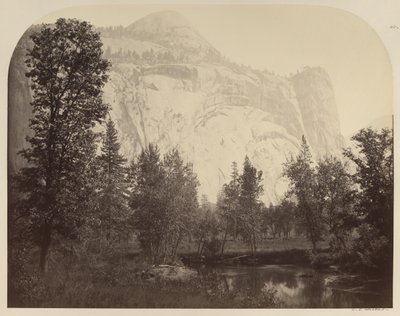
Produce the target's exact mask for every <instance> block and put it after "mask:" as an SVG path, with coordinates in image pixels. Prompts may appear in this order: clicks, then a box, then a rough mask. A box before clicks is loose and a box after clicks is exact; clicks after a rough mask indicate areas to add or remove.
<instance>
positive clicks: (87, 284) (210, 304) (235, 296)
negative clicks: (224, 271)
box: [8, 238, 324, 308]
mask: <svg viewBox="0 0 400 316" xmlns="http://www.w3.org/2000/svg"><path fill="white" fill-rule="evenodd" d="M127 246H128V247H127ZM310 246H311V245H310V243H309V242H308V241H307V240H305V239H301V238H293V239H288V240H265V241H262V242H260V243H259V244H258V249H259V250H258V253H257V260H259V261H258V262H257V263H271V264H278V263H283V264H284V263H287V264H289V263H305V262H307V260H308V256H307V251H306V250H308V249H310ZM323 246H324V245H322V244H321V245H320V247H323ZM225 250H226V252H225V255H224V258H229V257H234V256H238V255H243V254H248V253H249V251H248V248H247V246H246V245H245V244H244V243H243V242H242V241H228V242H227V244H226V247H225ZM196 251H197V245H196V244H195V243H194V242H191V243H189V242H186V243H184V244H183V245H182V247H181V248H180V254H181V256H182V257H185V256H189V257H190V256H195V255H196ZM219 259H221V258H220V257H218V260H219ZM50 263H51V264H50V271H49V273H48V274H47V275H46V276H44V277H42V276H41V275H40V274H39V273H38V272H37V269H36V268H37V267H36V265H37V253H36V254H35V253H34V254H33V255H32V260H31V264H30V265H29V266H26V267H25V271H24V273H20V275H18V276H17V277H14V278H11V281H10V284H11V285H12V286H11V287H10V288H9V300H8V303H9V307H58V308H63V307H76V308H135V307H136V308H196V307H202V308H233V307H276V306H277V304H278V303H279V302H276V301H275V298H274V294H273V290H272V291H267V292H266V294H265V293H264V294H265V295H266V296H265V295H264V294H263V295H261V296H260V297H253V296H252V295H251V294H250V293H247V292H246V289H242V290H240V291H237V292H234V293H232V292H229V291H226V289H224V287H221V282H220V280H218V276H211V277H210V278H209V279H204V277H201V276H198V277H196V278H195V279H191V280H185V281H165V280H160V279H157V278H156V279H155V280H145V279H143V278H142V272H143V271H145V270H146V269H148V268H149V267H150V264H149V263H148V262H146V260H145V258H143V257H142V256H141V255H140V246H139V244H138V243H137V242H132V243H130V244H128V245H125V246H120V247H115V248H113V249H111V250H110V252H109V253H107V254H106V253H103V254H102V255H99V254H97V255H96V254H93V253H85V254H81V256H80V257H73V256H72V257H71V256H69V255H67V256H66V255H65V254H57V253H55V252H54V253H53V254H52V256H51V260H50ZM239 263H244V264H249V263H248V262H246V261H243V262H239Z"/></svg>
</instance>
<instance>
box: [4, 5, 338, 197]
mask: <svg viewBox="0 0 400 316" xmlns="http://www.w3.org/2000/svg"><path fill="white" fill-rule="evenodd" d="M99 31H100V32H101V34H102V40H103V43H104V50H105V56H106V57H108V58H110V59H111V61H112V64H113V67H112V69H111V73H110V80H109V82H108V83H107V85H106V86H105V89H104V98H105V101H106V102H107V103H109V104H110V105H111V108H112V111H111V116H112V118H113V119H114V120H115V122H116V125H117V128H118V130H119V133H120V140H121V143H122V151H123V153H124V154H125V155H126V156H127V157H128V158H129V159H132V158H133V157H135V156H136V155H138V154H139V153H140V151H141V150H142V148H144V147H145V146H146V145H147V144H149V143H150V142H152V143H156V144H157V145H158V146H159V147H160V150H161V152H162V153H164V152H166V151H168V150H170V149H172V148H174V147H177V148H178V149H179V150H180V151H181V152H182V153H183V157H184V159H185V160H187V161H190V162H193V166H194V170H195V172H196V173H197V174H198V178H199V181H200V183H201V187H200V194H206V195H208V197H209V198H210V200H211V201H215V199H216V195H217V193H218V192H219V190H220V189H221V187H222V185H223V184H224V183H226V182H228V181H229V175H230V172H231V163H232V162H233V161H236V162H237V163H238V164H239V167H240V165H241V164H242V163H243V160H244V157H245V155H248V156H249V158H250V160H251V161H252V162H253V164H254V165H255V167H256V168H257V169H260V170H262V171H263V173H264V190H265V194H264V197H263V199H264V201H265V202H266V203H269V202H273V203H275V202H277V200H278V199H279V198H280V197H281V196H282V194H283V193H284V192H285V190H286V189H287V183H286V180H285V179H284V178H283V177H282V175H281V173H282V164H283V163H284V162H285V161H286V159H287V158H288V157H290V155H292V154H293V155H295V154H297V152H298V149H299V144H300V141H301V136H302V135H305V136H306V138H307V140H308V142H309V144H310V147H311V149H312V153H313V155H314V157H321V156H322V155H325V154H333V155H339V154H340V153H341V148H342V147H343V137H342V135H341V132H340V124H339V119H338V115H337V108H336V103H335V97H334V92H333V89H332V84H331V81H330V79H329V76H328V74H327V73H326V72H325V71H324V70H323V69H321V68H310V67H307V68H304V69H303V70H302V71H299V72H298V73H297V74H295V75H294V76H292V77H283V76H278V75H275V74H272V73H270V72H267V71H258V70H255V69H251V68H250V67H245V66H240V65H237V64H234V63H232V62H229V61H227V59H226V58H224V56H223V55H222V54H221V53H219V52H218V51H217V50H216V49H215V48H214V47H212V46H211V45H210V44H209V43H208V42H207V41H206V40H205V39H204V38H203V37H202V36H201V35H200V34H199V33H198V32H197V31H196V30H195V28H194V27H193V26H192V25H191V24H190V23H189V22H188V21H186V19H185V18H183V17H182V16H181V15H179V14H177V13H175V12H171V11H166V12H157V13H154V14H150V15H148V16H147V17H144V18H142V19H140V20H138V21H136V22H134V23H133V24H131V25H129V26H127V27H125V28H123V27H110V28H99ZM28 42H29V40H27V36H26V35H25V36H24V37H23V38H22V39H21V41H20V44H21V43H25V44H24V45H22V44H21V45H20V44H19V45H18V46H17V48H16V50H15V53H14V56H13V61H12V62H11V67H10V82H9V94H10V98H9V115H10V125H9V137H10V138H9V139H10V151H9V155H10V156H9V158H10V167H11V169H12V170H16V169H18V168H19V167H20V166H21V163H22V162H21V160H20V159H19V158H16V152H17V150H19V149H21V148H22V147H23V146H26V143H25V142H24V141H23V138H24V134H26V133H27V132H28V131H27V120H28V118H29V116H30V106H29V102H30V98H31V96H30V92H29V88H28V83H27V80H26V78H24V76H23V73H24V72H25V69H24V63H23V60H22V59H21V56H23V53H22V52H21V50H22V51H23V50H24V49H26V45H27V43H28Z"/></svg>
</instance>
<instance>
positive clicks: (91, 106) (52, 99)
mask: <svg viewBox="0 0 400 316" xmlns="http://www.w3.org/2000/svg"><path fill="white" fill-rule="evenodd" d="M31 39H32V42H33V47H32V49H30V50H29V51H28V55H27V60H26V64H27V66H28V68H29V71H28V72H27V73H26V76H27V77H28V78H29V79H30V86H31V89H32V94H33V100H32V102H31V105H32V107H33V118H32V119H31V121H30V128H31V130H32V131H33V136H32V137H28V138H27V141H28V142H29V144H30V147H28V148H26V149H24V150H23V151H22V152H21V154H22V156H23V157H24V158H25V159H26V160H27V162H28V164H29V166H28V167H26V168H23V169H22V170H21V172H20V177H19V185H18V189H19V190H21V192H22V194H23V195H22V196H23V201H21V204H20V206H19V208H18V211H19V212H21V213H25V214H26V216H27V218H28V219H27V220H28V221H29V223H30V224H29V229H30V232H31V234H32V238H33V240H34V241H35V242H36V244H38V245H39V246H40V247H41V256H40V266H41V269H42V270H43V271H45V270H46V262H47V253H48V250H49V247H50V245H51V242H52V239H53V235H54V234H59V235H61V236H64V237H67V238H74V237H76V236H77V233H78V229H79V227H81V226H82V225H83V224H84V222H85V216H84V214H85V211H86V210H88V209H91V207H92V206H93V205H92V202H93V198H94V196H95V192H94V187H93V182H94V180H93V176H94V173H93V170H92V169H91V167H92V166H93V163H94V161H95V151H96V140H97V136H98V135H97V134H96V133H94V132H93V131H92V128H93V127H94V126H95V124H96V123H98V122H101V121H102V120H103V118H104V116H105V115H106V112H107V108H108V107H107V105H106V104H104V103H103V101H102V87H103V85H104V84H105V82H106V81H107V71H108V69H109V67H110V64H109V62H108V61H107V60H105V59H103V58H102V57H101V56H102V43H101V41H100V37H99V34H97V33H96V32H94V31H93V29H92V26H91V25H90V24H88V23H87V22H80V21H78V20H74V19H72V20H66V19H59V20H57V22H56V23H55V25H54V26H51V25H46V24H44V25H43V26H42V27H41V29H40V31H38V32H35V33H33V35H32V36H31Z"/></svg>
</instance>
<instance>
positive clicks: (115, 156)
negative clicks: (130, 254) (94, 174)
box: [97, 119, 128, 241]
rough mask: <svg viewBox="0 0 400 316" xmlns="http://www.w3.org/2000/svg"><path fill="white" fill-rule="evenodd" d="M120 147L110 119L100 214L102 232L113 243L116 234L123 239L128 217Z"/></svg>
mask: <svg viewBox="0 0 400 316" xmlns="http://www.w3.org/2000/svg"><path fill="white" fill-rule="evenodd" d="M120 147H121V145H120V143H119V141H118V132H117V130H116V128H115V124H114V122H113V121H112V120H111V119H109V120H108V121H107V124H106V132H105V135H104V137H103V144H102V147H101V154H100V156H99V157H98V168H99V179H100V183H99V192H98V194H99V207H98V211H97V212H98V214H97V216H98V217H99V219H100V229H101V231H102V232H103V233H104V234H105V237H106V239H107V241H110V238H111V236H112V235H113V233H114V235H119V236H120V235H121V233H123V232H125V231H126V229H123V228H124V226H125V224H126V222H127V217H128V205H127V196H128V191H127V179H126V168H125V164H126V159H125V158H124V157H123V156H122V155H121V154H120V153H119V151H120ZM101 237H103V236H101Z"/></svg>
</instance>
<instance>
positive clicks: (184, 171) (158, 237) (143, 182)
mask: <svg viewBox="0 0 400 316" xmlns="http://www.w3.org/2000/svg"><path fill="white" fill-rule="evenodd" d="M130 178H131V183H132V185H131V198H130V206H131V208H132V210H133V211H134V214H133V218H134V226H135V228H136V229H137V230H138V237H139V241H140V243H141V246H142V249H143V250H144V252H145V253H146V254H148V255H149V257H150V259H151V260H152V262H163V263H165V262H167V261H172V260H174V259H175V257H176V254H177V249H178V246H179V244H180V242H181V241H182V239H183V237H184V236H185V235H186V234H189V233H190V228H191V225H192V222H193V218H194V213H195V210H197V208H198V202H197V186H198V181H197V178H196V175H195V174H194V173H193V170H192V166H191V165H190V164H184V162H183V160H182V158H181V156H180V154H179V152H178V150H176V149H174V150H172V151H170V152H169V153H167V154H166V155H165V156H164V160H163V161H161V160H160V154H159V151H158V148H157V147H156V146H154V145H151V144H150V145H149V146H148V147H147V148H146V149H145V150H144V151H143V152H142V153H141V155H140V156H139V158H138V161H137V162H135V163H133V164H132V166H131V176H130Z"/></svg>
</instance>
